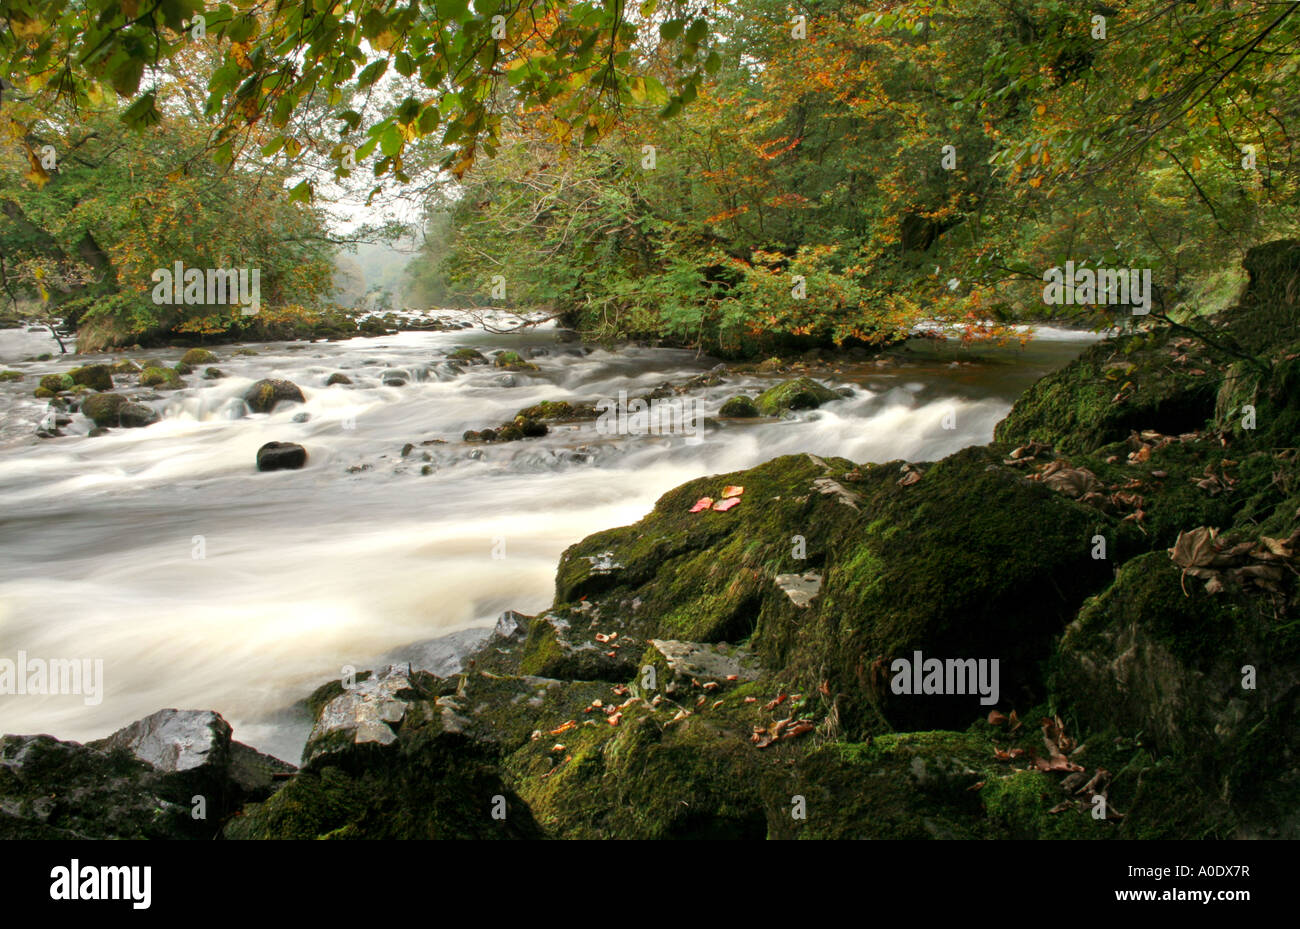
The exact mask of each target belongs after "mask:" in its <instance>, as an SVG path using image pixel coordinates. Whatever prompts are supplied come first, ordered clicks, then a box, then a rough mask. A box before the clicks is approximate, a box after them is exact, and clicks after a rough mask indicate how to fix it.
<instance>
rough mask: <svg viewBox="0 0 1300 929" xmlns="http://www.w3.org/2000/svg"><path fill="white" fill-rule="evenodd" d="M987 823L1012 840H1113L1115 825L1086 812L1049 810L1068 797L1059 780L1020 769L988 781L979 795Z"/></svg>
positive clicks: (1085, 810)
mask: <svg viewBox="0 0 1300 929" xmlns="http://www.w3.org/2000/svg"><path fill="white" fill-rule="evenodd" d="M979 797H980V800H981V801H982V802H983V804H984V808H985V810H986V811H987V813H988V816H989V819H990V821H991V822H992V823H993V824H994V825H995V826H996V827H997V828H998V830H999V831H1000V832H1001V833H1002V834H1003V835H1005V836H1006V837H1007V838H1012V839H1103V838H1113V837H1114V835H1115V825H1114V823H1113V822H1111V821H1109V820H1106V819H1094V818H1093V816H1092V814H1091V812H1090V811H1089V810H1090V808H1088V809H1079V808H1075V807H1071V808H1069V809H1065V810H1060V811H1058V812H1056V813H1052V812H1051V810H1052V809H1053V808H1054V807H1056V806H1057V805H1058V804H1060V803H1061V802H1062V801H1063V800H1066V799H1069V796H1068V795H1067V794H1066V793H1064V792H1063V791H1062V790H1061V786H1060V780H1059V778H1054V777H1051V776H1049V775H1047V774H1044V773H1043V772H1041V771H1033V770H1022V771H1015V772H1013V773H1011V774H1003V775H998V776H995V777H992V778H990V779H989V780H988V781H987V782H986V783H985V784H984V786H983V787H982V788H981V789H980V792H979Z"/></svg>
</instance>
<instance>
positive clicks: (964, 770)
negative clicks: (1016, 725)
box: [777, 732, 991, 839]
mask: <svg viewBox="0 0 1300 929" xmlns="http://www.w3.org/2000/svg"><path fill="white" fill-rule="evenodd" d="M990 757H991V752H990V751H989V749H988V745H987V742H986V741H985V740H982V739H979V738H977V737H973V736H969V735H966V734H964V733H956V732H911V733H898V734H894V735H884V736H878V737H876V738H875V739H874V740H873V741H872V742H871V743H869V744H868V743H841V744H832V745H826V746H823V747H821V748H818V749H816V750H814V751H813V752H811V753H810V754H809V755H808V756H807V758H805V759H803V760H801V761H799V762H798V764H797V767H796V773H795V776H794V777H793V779H792V782H791V784H790V787H789V790H790V792H791V793H795V794H798V795H799V796H802V797H803V798H804V799H805V801H806V804H807V820H806V821H796V820H794V818H793V817H792V816H791V813H790V799H789V798H786V804H787V808H786V809H785V810H783V811H782V812H783V815H782V817H781V818H780V819H779V820H778V822H779V823H780V828H779V831H778V832H777V837H798V838H804V839H928V838H941V839H979V838H987V837H989V835H990V830H989V829H988V826H987V824H986V823H985V822H984V817H983V813H982V810H981V808H980V803H979V797H978V795H977V794H976V793H974V792H972V791H971V790H970V789H969V788H970V787H971V786H972V785H974V784H975V783H977V782H978V781H979V780H980V779H981V772H982V770H983V769H984V768H985V767H986V766H987V765H988V759H989V758H990Z"/></svg>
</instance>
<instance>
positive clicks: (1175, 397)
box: [994, 327, 1219, 453]
mask: <svg viewBox="0 0 1300 929" xmlns="http://www.w3.org/2000/svg"><path fill="white" fill-rule="evenodd" d="M1173 342H1174V337H1173V331H1172V330H1171V329H1169V328H1168V327H1161V328H1158V329H1155V330H1152V331H1150V332H1141V333H1137V334H1133V335H1127V336H1122V337H1120V338H1118V339H1113V340H1112V339H1107V340H1106V341H1103V342H1098V343H1097V344H1096V345H1092V346H1090V347H1089V348H1088V349H1086V350H1085V351H1084V352H1083V354H1082V355H1080V356H1079V357H1078V358H1077V359H1075V360H1074V361H1073V362H1071V363H1070V364H1068V365H1066V366H1065V367H1063V368H1061V369H1059V370H1057V371H1054V372H1052V373H1051V374H1048V375H1047V376H1046V377H1044V378H1042V379H1041V380H1039V381H1037V382H1035V383H1034V384H1033V385H1032V386H1031V387H1030V388H1029V389H1028V390H1027V391H1025V393H1024V394H1023V395H1022V396H1021V397H1020V399H1019V400H1017V401H1016V403H1015V405H1014V406H1013V407H1012V409H1011V412H1010V413H1009V414H1007V417H1006V418H1005V419H1004V420H1002V421H1001V422H1000V423H998V425H997V427H996V428H995V430H994V438H995V439H997V440H998V441H999V442H1006V443H1009V444H1014V445H1019V444H1022V443H1027V442H1030V441H1032V440H1037V441H1039V442H1046V443H1047V444H1049V445H1052V446H1055V447H1056V448H1057V449H1059V450H1060V451H1063V452H1066V453H1076V452H1090V451H1093V450H1094V449H1097V448H1099V447H1100V446H1103V445H1106V444H1109V443H1111V442H1118V441H1120V440H1122V439H1125V438H1127V437H1128V435H1129V434H1130V433H1131V432H1134V431H1140V430H1144V429H1147V430H1156V431H1158V432H1161V433H1165V434H1170V435H1178V434H1180V433H1185V432H1192V431H1195V430H1198V429H1201V428H1203V427H1204V426H1205V423H1206V421H1207V420H1208V419H1210V418H1211V417H1212V416H1213V414H1214V403H1215V395H1216V393H1217V391H1218V386H1219V378H1218V376H1217V375H1218V374H1219V370H1218V368H1217V366H1216V365H1215V363H1214V361H1213V360H1212V359H1210V358H1209V357H1207V356H1205V355H1203V354H1198V352H1199V351H1200V349H1198V347H1197V346H1195V345H1191V344H1187V345H1181V344H1180V345H1179V346H1175V345H1174V344H1173ZM1189 352H1190V353H1191V354H1190V355H1189V354H1188V353H1189ZM1179 357H1182V358H1184V361H1183V362H1178V361H1176V359H1177V358H1179Z"/></svg>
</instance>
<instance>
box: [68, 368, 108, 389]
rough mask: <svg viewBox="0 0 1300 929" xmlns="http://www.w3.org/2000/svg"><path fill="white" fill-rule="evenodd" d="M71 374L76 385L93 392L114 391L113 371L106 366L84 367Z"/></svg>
mask: <svg viewBox="0 0 1300 929" xmlns="http://www.w3.org/2000/svg"><path fill="white" fill-rule="evenodd" d="M70 373H71V377H72V382H73V383H74V384H78V385H80V386H83V387H89V388H91V389H93V390H112V389H113V369H112V368H111V367H109V366H108V365H106V364H93V365H84V366H82V367H80V368H77V369H75V370H74V371H72V372H70Z"/></svg>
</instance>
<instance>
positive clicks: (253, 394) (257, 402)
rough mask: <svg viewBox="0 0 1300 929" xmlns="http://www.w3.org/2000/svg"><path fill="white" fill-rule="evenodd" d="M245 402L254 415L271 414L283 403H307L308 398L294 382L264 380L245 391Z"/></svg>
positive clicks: (280, 379)
mask: <svg viewBox="0 0 1300 929" xmlns="http://www.w3.org/2000/svg"><path fill="white" fill-rule="evenodd" d="M244 402H245V403H247V404H248V408H249V409H251V410H252V411H253V412H254V413H270V412H271V411H272V410H274V409H275V408H276V406H278V405H279V404H281V403H305V402H306V398H305V397H304V396H303V394H302V390H301V389H300V388H299V387H298V385H297V384H295V383H294V382H293V381H287V380H285V379H283V378H263V379H262V380H260V381H258V382H257V383H255V384H253V385H252V386H251V387H249V388H248V390H247V391H245V393H244Z"/></svg>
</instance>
